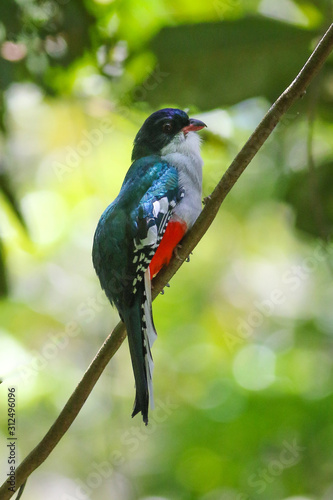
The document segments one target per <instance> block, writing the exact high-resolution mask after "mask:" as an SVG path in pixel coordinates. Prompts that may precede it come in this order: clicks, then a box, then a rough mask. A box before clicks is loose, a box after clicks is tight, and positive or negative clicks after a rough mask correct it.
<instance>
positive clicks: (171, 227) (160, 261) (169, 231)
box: [149, 220, 187, 277]
mask: <svg viewBox="0 0 333 500" xmlns="http://www.w3.org/2000/svg"><path fill="white" fill-rule="evenodd" d="M186 229H187V225H186V223H185V222H180V221H172V220H171V221H169V223H168V225H167V228H166V230H165V233H164V236H163V238H162V240H161V243H160V244H159V246H158V248H157V250H156V252H155V255H154V257H153V258H152V260H151V262H150V264H149V270H150V276H151V277H153V276H155V274H157V273H158V272H159V271H160V270H161V269H162V267H163V266H166V265H167V264H169V262H170V259H171V257H172V254H173V251H174V249H175V248H176V246H177V245H178V243H179V242H180V240H181V239H182V237H183V236H184V234H185V233H186Z"/></svg>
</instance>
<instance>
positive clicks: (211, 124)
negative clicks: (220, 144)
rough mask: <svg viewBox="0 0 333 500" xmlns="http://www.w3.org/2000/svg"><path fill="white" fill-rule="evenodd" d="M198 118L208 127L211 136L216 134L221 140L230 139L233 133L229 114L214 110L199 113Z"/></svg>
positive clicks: (221, 110)
mask: <svg viewBox="0 0 333 500" xmlns="http://www.w3.org/2000/svg"><path fill="white" fill-rule="evenodd" d="M198 118H200V120H202V121H203V122H204V123H206V125H207V126H208V128H209V130H210V131H211V132H213V134H217V135H219V136H221V137H223V138H230V137H231V136H232V134H233V132H234V128H233V124H232V119H231V118H230V115H229V113H227V111H224V110H223V109H214V110H213V111H209V113H201V114H200V115H198Z"/></svg>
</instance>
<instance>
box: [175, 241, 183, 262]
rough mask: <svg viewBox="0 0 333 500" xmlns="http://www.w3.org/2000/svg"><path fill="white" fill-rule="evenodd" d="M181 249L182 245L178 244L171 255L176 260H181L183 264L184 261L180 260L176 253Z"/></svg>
mask: <svg viewBox="0 0 333 500" xmlns="http://www.w3.org/2000/svg"><path fill="white" fill-rule="evenodd" d="M181 248H182V245H180V243H178V245H177V246H176V247H175V248H174V250H173V254H174V256H175V257H176V259H178V260H181V261H182V262H183V260H184V259H182V258H181V257H180V255H179V253H178V251H179V250H180V249H181Z"/></svg>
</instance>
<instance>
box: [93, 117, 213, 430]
mask: <svg viewBox="0 0 333 500" xmlns="http://www.w3.org/2000/svg"><path fill="white" fill-rule="evenodd" d="M204 127H206V124H205V123H204V122H202V121H201V120H198V119H194V118H189V116H188V114H187V113H186V112H185V111H182V110H181V109H176V108H164V109H160V110H158V111H155V112H154V113H152V114H151V115H150V116H149V117H148V118H147V119H146V120H145V121H144V123H143V125H142V127H141V128H140V130H139V131H138V133H137V135H136V136H135V139H134V143H133V150H132V158H131V160H132V164H131V166H130V168H129V170H128V172H127V174H126V176H125V178H124V181H123V184H122V186H121V189H120V192H119V194H118V196H117V197H116V199H115V200H114V201H113V202H112V203H111V204H110V205H109V206H108V207H107V208H106V210H105V211H104V212H103V214H102V215H101V217H100V220H99V222H98V225H97V228H96V231H95V235H94V240H93V249H92V260H93V265H94V268H95V271H96V274H97V276H98V278H99V281H100V284H101V287H102V289H103V290H104V291H105V294H106V296H107V298H108V299H109V301H110V303H111V304H112V305H114V306H115V307H116V308H117V310H118V313H119V316H120V318H121V320H122V321H123V322H124V323H125V326H126V330H127V337H128V343H129V350H130V356H131V361H132V367H133V372H134V380H135V401H134V407H133V412H132V417H134V416H135V415H136V414H138V413H140V412H141V415H142V419H143V422H144V423H145V424H146V425H147V424H148V411H149V405H150V407H151V408H153V407H154V403H153V387H152V372H153V366H154V364H153V358H152V354H151V347H152V345H153V342H154V341H155V339H156V336H157V333H156V329H155V326H154V321H153V315H152V297H151V280H152V278H153V277H154V276H155V275H156V274H158V272H159V271H160V270H161V269H162V267H164V266H166V265H167V264H168V263H169V262H170V259H171V257H172V255H173V253H174V252H175V250H177V248H178V245H179V244H180V242H181V240H182V238H183V237H184V235H185V233H186V232H187V231H188V230H189V229H190V228H191V227H192V226H193V224H194V222H195V221H196V219H197V218H198V216H199V214H200V212H201V208H202V201H201V198H202V166H203V160H202V158H201V154H200V146H201V138H200V137H199V135H198V134H197V131H199V130H201V129H203V128H204Z"/></svg>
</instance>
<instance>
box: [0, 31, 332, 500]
mask: <svg viewBox="0 0 333 500" xmlns="http://www.w3.org/2000/svg"><path fill="white" fill-rule="evenodd" d="M332 49H333V24H331V25H330V27H329V28H328V30H327V31H326V33H325V35H324V36H323V37H322V39H321V40H320V42H319V43H318V45H317V47H316V48H315V50H314V51H313V53H312V54H311V56H310V57H309V59H308V60H307V62H306V63H305V65H304V66H303V68H302V69H301V71H300V72H299V74H298V75H297V77H296V78H295V80H294V81H293V82H292V83H291V84H290V85H289V87H288V88H287V89H286V90H285V91H284V92H283V93H282V94H281V95H280V97H279V98H278V99H277V100H276V101H275V103H274V104H273V105H272V106H271V108H270V109H269V111H268V112H267V114H266V115H265V117H264V118H263V120H262V121H261V122H260V124H259V125H258V127H257V128H256V129H255V131H254V132H253V134H252V135H251V136H250V138H249V139H248V141H247V142H246V144H245V145H244V146H243V148H242V149H241V150H240V152H239V153H238V154H237V156H236V157H235V159H234V160H233V162H232V163H231V165H230V167H229V168H228V170H227V171H226V172H225V174H224V175H223V177H222V178H221V180H220V182H219V183H218V184H217V186H216V188H215V189H214V191H213V193H212V194H211V196H210V197H209V200H208V202H207V203H206V205H205V207H204V209H203V211H202V213H201V214H200V216H199V218H198V220H197V221H196V223H195V224H194V226H193V228H192V229H191V231H189V232H188V234H187V235H186V236H185V238H184V239H183V241H182V248H181V250H180V251H179V254H180V257H181V258H183V259H185V258H186V257H187V256H188V255H189V254H190V252H191V251H192V250H193V249H194V248H195V246H196V245H197V244H198V242H199V241H200V240H201V238H202V237H203V235H204V234H205V232H206V231H207V229H208V228H209V226H210V225H211V223H212V222H213V220H214V218H215V216H216V214H217V212H218V210H219V208H220V206H221V204H222V202H223V200H224V199H225V197H226V196H227V194H228V193H229V191H230V190H231V188H232V187H233V186H234V185H235V183H236V181H237V180H238V178H239V177H240V175H241V174H242V173H243V171H244V170H245V168H246V167H247V166H248V164H249V163H250V161H251V160H252V159H253V157H254V156H255V155H256V154H257V152H258V151H259V149H260V148H261V146H262V145H263V144H264V142H265V141H266V140H267V138H268V137H269V135H270V134H271V133H272V131H273V130H274V128H275V127H276V125H277V124H278V122H279V121H280V119H281V117H282V116H283V115H284V113H286V111H287V110H288V109H289V108H290V106H291V105H292V104H293V103H294V102H296V101H297V100H298V99H299V98H300V97H302V95H304V93H305V91H306V89H307V87H308V85H309V84H310V82H311V81H312V80H313V78H314V77H315V76H316V75H317V73H318V72H319V71H320V69H321V67H322V66H323V64H324V62H325V61H326V59H327V58H328V56H329V54H330V52H331V51H332ZM181 264H182V262H181V261H180V260H179V259H176V258H173V259H172V260H171V262H170V264H169V266H168V267H167V268H165V269H163V270H162V271H161V272H160V273H159V274H158V276H157V277H156V278H155V279H154V281H153V286H154V288H153V297H154V298H155V297H156V296H157V295H158V294H159V293H160V291H161V290H162V289H163V287H164V286H165V285H166V284H167V283H168V282H169V281H170V279H171V278H172V276H173V275H174V274H175V273H176V271H177V270H178V269H179V267H180V266H181ZM125 337H126V331H125V327H124V324H123V323H121V322H119V323H118V324H117V326H116V327H115V329H114V330H113V332H112V333H111V334H110V335H109V336H108V337H107V339H106V340H105V342H104V344H103V345H102V347H101V348H100V350H99V351H98V353H97V354H96V356H95V358H94V359H93V361H92V363H91V364H90V366H89V368H88V369H87V371H86V372H85V374H84V375H83V377H82V379H81V380H80V382H79V383H78V385H77V387H76V389H75V390H74V392H73V393H72V395H71V397H70V398H69V400H68V401H67V403H66V404H65V406H64V408H63V410H62V411H61V413H60V415H59V416H58V418H57V419H56V421H55V422H54V424H53V425H52V427H51V428H50V429H49V431H48V432H47V434H46V435H45V436H44V438H43V439H42V440H41V441H40V442H39V443H38V444H37V446H36V447H35V448H34V449H33V450H32V451H31V452H30V453H29V455H28V456H27V457H26V458H25V459H24V460H23V462H22V463H21V464H20V465H19V467H18V468H17V469H16V490H17V489H18V488H19V487H20V486H21V485H22V484H23V483H24V482H25V481H26V479H27V478H28V477H29V476H30V474H31V473H32V472H33V471H34V470H36V469H37V468H38V467H39V466H40V465H41V464H42V463H43V462H44V460H46V458H47V457H48V456H49V454H50V453H51V452H52V450H53V449H54V448H55V446H56V445H57V443H58V442H59V441H60V439H61V438H62V437H63V435H64V434H65V433H66V431H67V430H68V429H69V427H70V426H71V424H72V423H73V421H74V420H75V418H76V416H77V415H78V413H79V412H80V410H81V408H82V406H83V405H84V403H85V401H86V399H87V398H88V396H89V394H90V393H91V391H92V389H93V387H94V385H95V384H96V382H97V380H98V379H99V377H100V375H101V374H102V372H103V371H104V369H105V367H106V365H107V364H108V363H109V361H110V359H111V358H112V357H113V356H114V354H115V353H116V352H117V350H118V349H119V347H120V346H121V344H122V342H123V341H124V339H125ZM12 495H13V492H11V491H9V490H8V484H7V482H5V483H4V484H3V485H2V486H1V488H0V498H1V499H2V500H8V499H9V498H11V497H12Z"/></svg>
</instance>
